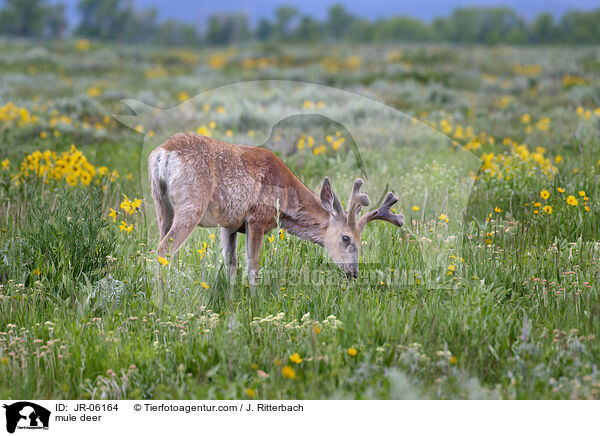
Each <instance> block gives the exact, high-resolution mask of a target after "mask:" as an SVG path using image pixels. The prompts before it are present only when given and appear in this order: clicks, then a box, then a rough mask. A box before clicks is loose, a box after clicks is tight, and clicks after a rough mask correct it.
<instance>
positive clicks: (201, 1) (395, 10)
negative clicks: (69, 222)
mask: <svg viewBox="0 0 600 436" xmlns="http://www.w3.org/2000/svg"><path fill="white" fill-rule="evenodd" d="M78 1H79V0H50V2H51V3H64V4H66V5H67V15H68V18H69V20H70V21H71V22H73V21H76V20H77V19H78V18H77V3H78ZM131 1H133V4H134V5H135V6H136V7H155V8H156V9H157V10H158V12H159V18H160V19H177V20H181V21H186V22H191V23H204V22H206V19H207V17H208V16H209V15H210V14H213V13H218V12H245V13H246V14H247V15H248V17H249V18H250V21H251V23H256V22H257V21H258V19H259V18H262V17H265V16H266V17H272V16H273V13H274V11H275V9H277V7H278V6H280V5H281V4H290V5H293V6H295V7H296V8H297V9H298V10H299V11H300V12H301V13H304V14H308V15H311V16H313V17H315V18H318V19H323V18H325V17H326V16H327V9H328V7H329V6H330V5H331V4H333V3H336V1H330V2H328V1H323V0H302V1H298V0H290V1H286V0H256V1H253V2H248V1H244V0H220V1H210V2H209V1H206V0H195V1H194V0H166V1H165V0H131ZM0 3H2V0H0ZM337 3H342V4H343V5H344V6H345V7H346V9H348V10H349V11H350V12H351V13H353V14H355V15H357V16H360V17H364V18H368V19H376V18H380V17H386V16H390V15H408V16H412V17H415V18H419V19H421V20H425V21H430V20H432V19H433V18H436V17H438V16H446V15H448V14H449V13H451V12H452V10H454V9H455V8H457V7H462V6H508V7H510V8H512V9H514V10H516V11H517V12H518V13H519V14H520V15H522V16H523V17H525V18H526V19H531V18H533V17H535V15H537V14H538V13H540V12H550V13H552V14H554V15H555V16H557V17H559V16H561V15H562V14H563V13H565V12H566V11H568V10H569V9H579V10H591V9H596V8H600V0H568V1H567V0H412V1H406V0H396V1H394V0H366V1H365V0H350V1H340V2H337ZM71 24H73V23H71Z"/></svg>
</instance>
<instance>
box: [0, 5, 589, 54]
mask: <svg viewBox="0 0 600 436" xmlns="http://www.w3.org/2000/svg"><path fill="white" fill-rule="evenodd" d="M77 8H78V13H79V22H78V23H77V25H76V26H75V27H74V28H72V29H69V26H68V24H69V23H68V21H67V19H66V15H65V7H64V5H63V4H49V3H48V1H47V0H4V6H3V7H2V9H0V34H3V35H10V36H17V37H30V38H62V37H64V36H66V35H67V33H69V34H73V35H75V36H77V37H85V38H90V39H98V40H112V41H125V42H129V43H153V44H161V45H173V46H177V45H196V44H208V45H229V44H233V43H236V42H241V41H248V40H257V41H274V42H321V41H350V42H355V43H362V42H364V43H367V42H391V41H453V42H461V43H480V44H500V43H508V44H547V43H568V44H597V43H600V32H598V30H597V29H598V23H600V9H596V10H593V11H589V12H582V11H575V10H572V11H569V12H567V13H565V14H564V15H563V16H562V17H560V18H559V19H555V18H554V16H553V15H552V14H549V13H541V14H539V15H537V17H535V19H534V20H532V21H527V20H525V19H524V18H523V17H521V16H520V15H518V14H517V13H516V12H515V11H514V10H512V9H509V8H505V7H464V8H458V9H456V10H454V12H452V13H451V14H450V15H449V16H447V17H440V18H437V19H435V20H433V21H432V22H430V23H427V22H424V21H422V20H419V19H416V18H411V17H408V16H393V17H387V18H381V19H377V20H367V19H365V18H360V17H357V16H355V15H353V14H351V13H350V12H348V10H347V9H346V8H344V6H343V5H341V4H335V5H332V6H331V7H330V8H329V10H328V14H327V17H326V19H324V20H317V19H315V18H313V17H311V16H310V15H305V14H301V13H300V11H299V10H298V9H296V8H295V7H293V6H289V5H282V6H280V7H279V8H277V10H276V11H275V15H274V18H272V19H269V18H266V17H263V18H261V19H260V20H259V21H258V22H257V24H256V25H254V26H251V25H250V23H249V20H248V17H247V16H246V15H245V14H244V13H241V12H240V13H219V14H213V15H210V16H209V17H208V19H207V21H206V22H203V23H197V24H192V23H187V22H181V21H177V20H162V21H159V19H158V11H157V10H156V9H154V8H144V9H135V8H134V7H133V6H132V3H131V2H130V1H127V0H80V1H79V3H78V6H77Z"/></svg>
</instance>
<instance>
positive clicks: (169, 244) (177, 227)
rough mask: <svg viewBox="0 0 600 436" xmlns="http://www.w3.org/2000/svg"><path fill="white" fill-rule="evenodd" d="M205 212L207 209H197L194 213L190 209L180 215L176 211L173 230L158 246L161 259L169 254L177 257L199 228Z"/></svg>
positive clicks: (171, 229) (170, 230)
mask: <svg viewBox="0 0 600 436" xmlns="http://www.w3.org/2000/svg"><path fill="white" fill-rule="evenodd" d="M205 211H206V207H203V208H201V209H196V210H195V211H193V212H190V211H189V209H188V210H187V211H186V213H179V214H178V213H177V210H176V211H175V216H174V217H173V224H172V225H171V228H170V229H169V231H168V232H167V234H166V235H165V236H164V237H163V238H162V240H161V241H160V244H158V255H159V256H161V257H165V256H166V255H168V254H170V255H171V257H172V256H173V255H175V253H176V252H177V250H178V249H179V248H180V247H181V245H182V244H183V243H184V242H185V241H186V240H187V238H189V237H190V235H191V234H192V232H193V231H194V229H195V228H196V227H197V226H198V224H199V223H200V220H201V219H202V216H203V215H204V212H205Z"/></svg>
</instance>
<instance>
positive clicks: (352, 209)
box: [346, 178, 371, 227]
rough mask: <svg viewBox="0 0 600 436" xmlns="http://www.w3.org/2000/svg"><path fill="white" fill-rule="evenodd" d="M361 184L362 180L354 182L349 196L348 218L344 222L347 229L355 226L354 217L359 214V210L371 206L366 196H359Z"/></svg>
mask: <svg viewBox="0 0 600 436" xmlns="http://www.w3.org/2000/svg"><path fill="white" fill-rule="evenodd" d="M363 183H364V182H363V180H362V179H360V178H359V179H356V180H355V181H354V186H353V187H352V194H350V202H349V203H348V218H347V220H346V225H348V227H354V226H355V225H356V215H358V212H360V208H361V207H362V206H365V207H366V206H368V205H369V204H371V201H370V200H369V197H368V196H367V194H361V192H360V188H361V186H362V185H363Z"/></svg>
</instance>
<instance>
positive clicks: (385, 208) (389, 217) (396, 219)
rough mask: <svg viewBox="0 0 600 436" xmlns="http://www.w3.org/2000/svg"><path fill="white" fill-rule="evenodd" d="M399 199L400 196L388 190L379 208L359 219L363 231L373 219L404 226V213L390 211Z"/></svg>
mask: <svg viewBox="0 0 600 436" xmlns="http://www.w3.org/2000/svg"><path fill="white" fill-rule="evenodd" d="M397 201H398V197H396V196H395V195H394V194H392V193H391V192H388V193H387V195H386V196H385V199H384V200H383V203H382V204H381V206H380V207H379V209H376V210H373V211H371V212H369V213H366V214H364V215H363V216H361V217H360V219H359V220H358V228H359V229H360V230H361V231H362V229H363V228H364V227H365V226H366V225H367V223H368V222H369V221H373V220H383V221H387V222H388V223H391V224H394V225H395V226H398V227H402V226H403V225H404V215H402V214H399V215H395V214H393V213H392V212H390V208H391V207H392V206H393V205H394V204H396V202H397Z"/></svg>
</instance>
